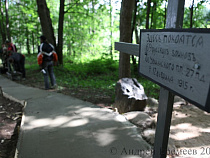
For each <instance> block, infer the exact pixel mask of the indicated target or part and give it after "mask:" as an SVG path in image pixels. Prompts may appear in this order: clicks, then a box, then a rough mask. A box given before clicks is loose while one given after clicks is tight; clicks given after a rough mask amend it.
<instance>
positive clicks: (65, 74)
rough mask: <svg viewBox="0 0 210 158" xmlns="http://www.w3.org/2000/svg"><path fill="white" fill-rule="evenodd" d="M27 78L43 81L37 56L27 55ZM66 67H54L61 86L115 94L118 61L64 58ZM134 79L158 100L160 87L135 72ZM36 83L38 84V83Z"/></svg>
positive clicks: (147, 93) (149, 94)
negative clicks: (82, 60) (31, 77)
mask: <svg viewBox="0 0 210 158" xmlns="http://www.w3.org/2000/svg"><path fill="white" fill-rule="evenodd" d="M25 57H26V65H25V67H26V73H27V76H33V78H35V79H36V80H37V81H39V80H40V79H41V80H42V75H41V73H40V71H39V66H38V65H37V59H36V57H37V56H36V54H34V55H25ZM64 59H65V65H64V66H63V67H62V66H56V67H54V71H55V75H56V80H57V83H58V85H59V86H62V87H68V88H76V89H78V88H88V89H90V90H94V91H104V92H107V93H110V94H111V95H113V96H112V97H113V98H114V94H115V85H116V83H117V81H118V65H119V63H118V61H117V60H112V59H110V58H98V59H91V58H88V59H86V60H84V62H81V61H78V60H77V59H76V58H70V57H68V56H65V57H64ZM132 77H133V78H137V80H138V81H139V83H141V84H142V85H143V86H144V89H145V93H146V95H147V96H150V97H155V98H158V95H159V86H157V85H156V84H155V83H153V82H151V81H149V80H147V79H145V78H143V77H140V76H139V75H138V74H136V73H135V72H133V73H132ZM37 81H36V82H37Z"/></svg>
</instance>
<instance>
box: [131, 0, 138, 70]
mask: <svg viewBox="0 0 210 158" xmlns="http://www.w3.org/2000/svg"><path fill="white" fill-rule="evenodd" d="M137 2H138V0H135V3H134V11H133V24H132V32H131V43H133V33H134V30H135V28H136V13H137ZM132 62H133V67H134V71H136V70H137V66H136V58H135V57H134V55H132Z"/></svg>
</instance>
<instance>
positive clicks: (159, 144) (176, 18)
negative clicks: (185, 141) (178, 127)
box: [153, 0, 185, 158]
mask: <svg viewBox="0 0 210 158" xmlns="http://www.w3.org/2000/svg"><path fill="white" fill-rule="evenodd" d="M184 3H185V1H184V0H169V1H168V8H167V19H166V28H181V27H182V24H183V15H184ZM173 102H174V95H173V94H172V93H171V92H169V91H168V90H166V89H164V88H162V87H161V89H160V96H159V107H158V118H157V127H156V133H155V144H154V154H153V158H165V157H166V155H167V146H168V138H169V132H170V125H171V115H172V110H173Z"/></svg>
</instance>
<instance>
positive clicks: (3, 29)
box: [0, 1, 7, 42]
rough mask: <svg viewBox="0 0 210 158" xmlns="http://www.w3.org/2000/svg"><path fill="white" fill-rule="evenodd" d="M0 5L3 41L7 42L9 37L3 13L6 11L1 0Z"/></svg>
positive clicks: (0, 24)
mask: <svg viewBox="0 0 210 158" xmlns="http://www.w3.org/2000/svg"><path fill="white" fill-rule="evenodd" d="M0 7H1V19H0V30H1V37H2V41H3V42H5V41H6V38H7V37H6V31H5V25H4V13H3V12H4V11H3V7H2V3H1V1H0Z"/></svg>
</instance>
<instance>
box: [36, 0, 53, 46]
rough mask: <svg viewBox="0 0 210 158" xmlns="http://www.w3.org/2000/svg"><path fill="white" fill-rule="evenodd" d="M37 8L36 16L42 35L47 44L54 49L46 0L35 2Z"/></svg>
mask: <svg viewBox="0 0 210 158" xmlns="http://www.w3.org/2000/svg"><path fill="white" fill-rule="evenodd" d="M36 2H37V7H38V14H39V18H40V23H41V27H42V33H43V35H44V36H45V37H46V38H47V40H48V42H50V43H51V44H52V45H54V46H55V47H56V42H55V36H54V30H53V26H52V20H51V18H50V11H49V9H48V7H47V3H46V0H36Z"/></svg>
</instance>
